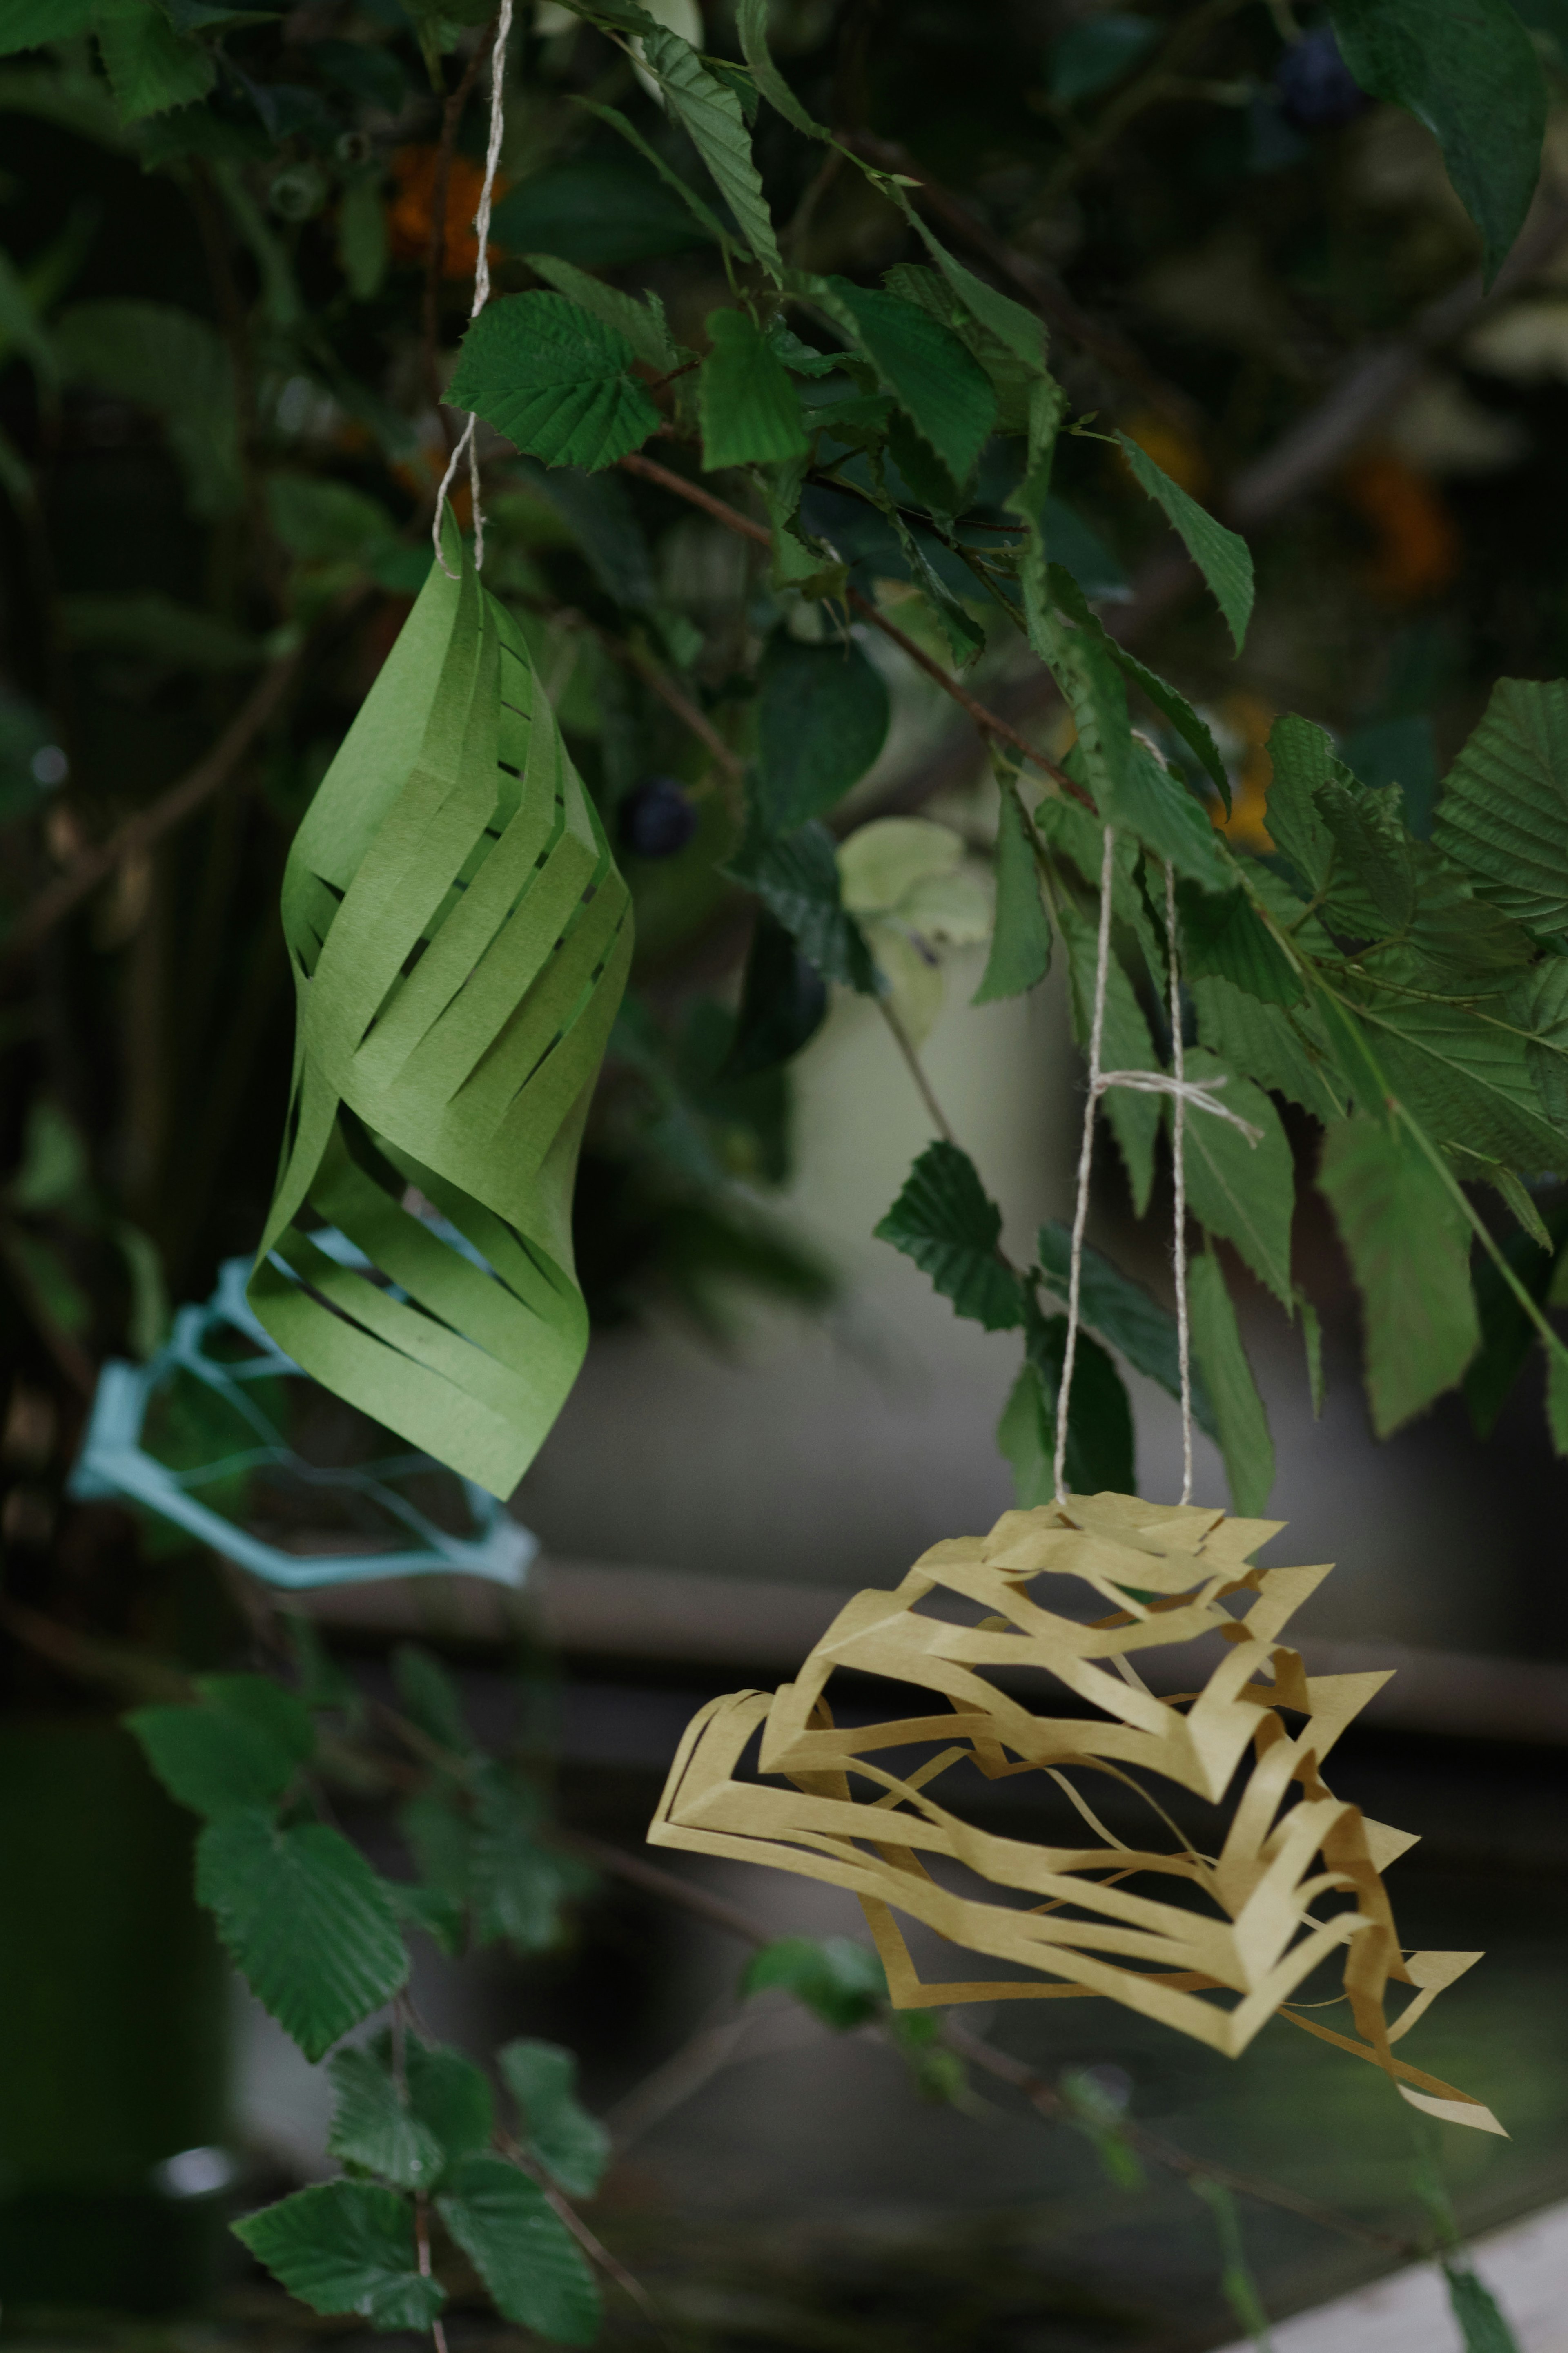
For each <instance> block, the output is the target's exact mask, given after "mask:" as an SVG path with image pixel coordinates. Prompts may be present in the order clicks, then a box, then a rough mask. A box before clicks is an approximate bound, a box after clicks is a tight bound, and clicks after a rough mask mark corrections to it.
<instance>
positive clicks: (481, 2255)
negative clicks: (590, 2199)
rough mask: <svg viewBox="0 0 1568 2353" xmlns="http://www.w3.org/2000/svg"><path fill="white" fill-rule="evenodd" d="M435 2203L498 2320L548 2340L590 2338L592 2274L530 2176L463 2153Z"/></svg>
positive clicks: (595, 2319) (595, 2308) (593, 2328)
mask: <svg viewBox="0 0 1568 2353" xmlns="http://www.w3.org/2000/svg"><path fill="white" fill-rule="evenodd" d="M436 2202H437V2206H438V2208H439V2209H440V2213H441V2219H442V2221H444V2222H445V2223H446V2225H447V2230H448V2231H450V2232H451V2234H452V2236H453V2238H454V2239H456V2241H457V2242H458V2246H460V2247H461V2248H462V2250H463V2253H465V2254H466V2255H467V2256H468V2259H469V2261H470V2262H471V2263H472V2264H473V2266H474V2268H475V2270H476V2271H477V2272H478V2273H479V2277H480V2278H481V2279H482V2280H483V2282H484V2284H485V2285H486V2287H487V2288H489V2292H490V2296H491V2299H492V2301H493V2302H494V2304H495V2306H496V2309H497V2311H498V2312H499V2313H500V2315H501V2316H502V2318H503V2319H505V2320H515V2321H517V2322H518V2323H519V2325H520V2326H521V2327H524V2328H532V2329H536V2330H537V2331H538V2333H539V2334H540V2336H541V2337H548V2338H549V2340H550V2342H551V2343H552V2344H554V2345H591V2344H592V2343H593V2341H594V2338H595V2336H596V2335H597V2334H598V2327H599V2291H598V2288H597V2286H596V2285H595V2280H594V2274H593V2273H592V2272H591V2271H590V2270H589V2269H588V2265H587V2263H586V2262H585V2261H584V2257H583V2254H582V2252H581V2250H580V2249H579V2247H578V2245H577V2242H576V2241H575V2239H574V2237H573V2236H572V2233H571V2232H570V2231H568V2229H567V2228H566V2225H565V2223H564V2222H563V2221H562V2220H561V2218H560V2216H559V2215H558V2214H557V2213H556V2212H555V2211H554V2209H553V2208H552V2205H551V2203H550V2201H549V2200H548V2199H547V2198H546V2196H545V2194H544V2192H543V2190H542V2189H541V2188H540V2187H539V2185H538V2183H537V2182H535V2181H530V2180H529V2179H528V2177H527V2175H526V2174H522V2173H520V2172H519V2171H518V2169H517V2168H516V2167H515V2166H513V2165H508V2164H507V2162H506V2161H505V2159H504V2158H499V2157H470V2158H466V2159H465V2161H464V2163H463V2164H462V2165H461V2166H460V2167H459V2168H458V2170H457V2173H456V2175H455V2177H454V2179H453V2183H452V2187H451V2188H450V2189H447V2190H445V2191H443V2192H442V2194H441V2196H440V2197H439V2198H438V2199H437V2201H436Z"/></svg>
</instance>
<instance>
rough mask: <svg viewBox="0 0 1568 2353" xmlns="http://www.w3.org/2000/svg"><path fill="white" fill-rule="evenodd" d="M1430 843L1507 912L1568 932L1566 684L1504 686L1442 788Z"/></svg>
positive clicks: (1539, 927)
mask: <svg viewBox="0 0 1568 2353" xmlns="http://www.w3.org/2000/svg"><path fill="white" fill-rule="evenodd" d="M1432 838H1433V839H1434V841H1435V842H1436V845H1437V847H1438V848H1439V849H1444V850H1447V854H1448V856H1449V857H1450V858H1452V859H1455V860H1458V864H1459V865H1460V866H1462V867H1463V868H1464V869H1465V870H1466V871H1467V872H1468V873H1469V874H1470V875H1472V876H1473V877H1474V878H1475V881H1476V885H1477V888H1478V889H1479V890H1480V891H1481V892H1483V893H1484V894H1485V896H1486V897H1487V898H1489V900H1490V901H1491V902H1492V904H1493V905H1494V906H1495V907H1500V908H1501V909H1502V911H1503V913H1504V914H1507V915H1511V916H1512V917H1513V918H1514V919H1515V921H1516V922H1518V923H1525V924H1527V925H1529V927H1530V928H1531V930H1532V931H1538V932H1558V931H1562V930H1563V928H1564V926H1568V681H1564V680H1563V679H1553V680H1552V681H1551V682H1550V683H1548V684H1542V683H1541V682H1540V681H1537V680H1534V679H1519V678H1505V679H1500V680H1499V681H1498V683H1497V685H1496V686H1495V687H1494V688H1493V689H1492V694H1491V700H1490V702H1489V703H1488V704H1487V707H1486V712H1485V713H1484V715H1483V717H1482V719H1481V721H1480V723H1479V726H1478V727H1477V728H1476V729H1475V731H1474V733H1472V734H1471V736H1470V737H1469V740H1468V742H1467V744H1465V747H1464V749H1463V751H1462V752H1461V753H1460V754H1459V756H1458V759H1457V760H1456V761H1455V763H1454V765H1453V766H1452V767H1451V768H1450V769H1449V771H1448V773H1447V776H1446V777H1445V778H1444V780H1443V790H1442V796H1441V797H1440V798H1439V800H1438V803H1437V814H1436V820H1435V822H1434V825H1433V828H1432Z"/></svg>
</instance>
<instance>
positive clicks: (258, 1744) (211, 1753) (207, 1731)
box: [124, 1675, 316, 1820]
mask: <svg viewBox="0 0 1568 2353" xmlns="http://www.w3.org/2000/svg"><path fill="white" fill-rule="evenodd" d="M197 1689H198V1690H199V1691H200V1692H201V1694H202V1696H203V1699H204V1701H205V1705H202V1706H198V1707H139V1708H134V1709H132V1712H131V1714H130V1715H127V1716H126V1718H125V1719H124V1720H125V1723H126V1725H128V1726H129V1728H130V1729H131V1731H132V1732H133V1733H134V1734H135V1735H136V1737H137V1739H138V1740H139V1741H140V1742H141V1744H142V1753H143V1755H144V1756H145V1757H146V1759H147V1762H148V1763H149V1764H150V1765H151V1766H152V1767H153V1772H154V1773H156V1775H157V1776H158V1778H159V1780H160V1781H162V1783H163V1787H164V1788H166V1789H167V1790H168V1792H169V1795H170V1796H171V1797H172V1798H174V1799H176V1800H177V1801H178V1802H179V1804H181V1805H182V1806H189V1808H190V1809H191V1810H192V1812H193V1813H197V1814H203V1815H205V1816H206V1817H207V1819H208V1820H216V1819H217V1818H218V1817H219V1816H220V1815H223V1814H226V1813H231V1812H232V1811H233V1810H235V1808H236V1807H241V1806H244V1807H256V1806H266V1805H268V1803H270V1801H271V1800H272V1799H274V1798H279V1797H281V1795H282V1794H283V1791H284V1790H285V1789H286V1788H288V1786H289V1782H290V1781H291V1780H292V1779H293V1778H294V1776H295V1774H296V1773H297V1772H298V1771H299V1769H300V1766H301V1765H303V1764H305V1763H306V1762H307V1761H308V1759H309V1758H310V1756H311V1755H312V1753H313V1752H314V1749H315V1746H316V1732H315V1726H314V1725H313V1724H312V1723H311V1721H310V1711H309V1709H308V1708H307V1707H306V1706H305V1705H304V1704H303V1703H302V1702H301V1701H300V1700H298V1699H296V1698H295V1696H294V1694H293V1693H292V1692H287V1691H284V1690H283V1688H282V1687H281V1685H280V1684H278V1683H273V1682H272V1681H271V1679H270V1677H268V1676H267V1675H208V1676H205V1677H204V1678H203V1680H202V1681H201V1683H198V1685H197Z"/></svg>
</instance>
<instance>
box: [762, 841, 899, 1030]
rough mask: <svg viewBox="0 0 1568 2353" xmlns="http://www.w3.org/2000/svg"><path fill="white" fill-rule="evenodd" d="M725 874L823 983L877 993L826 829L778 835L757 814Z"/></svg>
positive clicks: (873, 969)
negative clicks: (778, 926)
mask: <svg viewBox="0 0 1568 2353" xmlns="http://www.w3.org/2000/svg"><path fill="white" fill-rule="evenodd" d="M724 871H726V872H727V873H728V874H730V875H731V877H732V879H733V880H734V881H737V882H740V883H742V884H743V885H744V887H745V888H746V889H747V890H748V891H754V892H756V894H757V896H758V898H759V899H760V900H761V901H762V902H763V906H764V907H766V909H767V910H768V912H769V913H770V914H771V915H772V916H773V918H774V920H775V921H776V922H778V923H782V924H783V925H784V929H785V931H786V932H788V933H789V934H790V935H791V936H792V938H794V939H795V940H796V941H797V942H798V943H799V945H800V949H801V953H802V955H805V956H806V957H807V958H808V959H809V960H810V962H811V963H812V964H814V965H816V969H817V971H818V972H819V973H820V974H821V975H822V976H823V978H824V979H825V980H838V981H842V982H844V983H845V985H846V986H847V987H850V988H855V989H858V990H859V991H860V993H861V995H862V996H864V997H875V996H876V995H877V994H878V993H879V989H878V980H877V967H876V965H874V964H873V963H872V961H871V952H870V950H869V949H868V946H867V945H866V941H865V937H864V935H863V934H862V932H861V930H860V926H859V925H858V923H857V922H856V921H855V918H854V917H853V915H851V914H850V913H848V912H847V909H846V907H845V905H844V902H843V897H842V893H841V892H840V888H839V880H838V857H837V851H836V849H835V848H834V843H833V836H832V835H831V834H830V833H829V832H828V831H827V828H826V826H822V825H818V824H816V823H815V822H813V823H812V824H810V825H803V826H799V827H797V828H796V829H795V832H793V833H786V834H781V835H777V836H774V835H773V834H771V832H770V831H769V830H768V829H767V828H764V827H763V826H761V825H759V824H758V823H757V822H756V819H755V817H754V815H753V818H752V823H751V824H750V825H749V826H748V828H747V831H746V835H745V838H744V839H743V840H742V843H741V844H740V847H739V848H738V849H736V850H735V851H734V852H733V853H732V855H731V859H730V862H729V865H728V867H727V868H726V869H725V870H724Z"/></svg>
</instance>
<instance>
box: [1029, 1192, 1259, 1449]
mask: <svg viewBox="0 0 1568 2353" xmlns="http://www.w3.org/2000/svg"><path fill="white" fill-rule="evenodd" d="M1039 1253H1040V1271H1041V1272H1042V1273H1043V1275H1044V1276H1045V1279H1046V1281H1047V1282H1048V1283H1049V1284H1050V1286H1051V1289H1052V1290H1053V1291H1054V1292H1055V1293H1056V1294H1057V1296H1058V1299H1060V1300H1061V1301H1062V1302H1063V1303H1066V1300H1067V1296H1068V1283H1069V1282H1070V1279H1071V1272H1072V1233H1071V1230H1070V1229H1069V1228H1068V1227H1067V1226H1065V1225H1063V1224H1062V1223H1061V1221H1060V1220H1059V1219H1053V1220H1052V1221H1051V1223H1050V1224H1049V1225H1045V1226H1042V1227H1041V1228H1040V1237H1039ZM1079 1314H1080V1315H1081V1316H1082V1318H1083V1321H1084V1322H1085V1323H1086V1324H1089V1327H1090V1328H1091V1329H1092V1330H1093V1331H1095V1332H1098V1333H1099V1335H1100V1338H1101V1339H1102V1340H1106V1341H1109V1343H1110V1345H1111V1347H1113V1348H1115V1349H1118V1350H1119V1351H1120V1352H1121V1355H1122V1356H1125V1357H1126V1359H1127V1361H1128V1363H1129V1364H1130V1365H1131V1367H1132V1369H1133V1371H1134V1372H1137V1373H1142V1374H1145V1375H1146V1376H1147V1377H1148V1378H1149V1379H1150V1380H1152V1381H1158V1382H1159V1384H1160V1387H1161V1388H1163V1390H1165V1392H1166V1394H1167V1395H1168V1396H1170V1397H1173V1398H1180V1396H1181V1394H1182V1365H1181V1354H1180V1347H1179V1343H1178V1335H1177V1331H1176V1319H1175V1317H1174V1315H1173V1314H1172V1313H1171V1311H1170V1309H1169V1308H1168V1307H1162V1306H1161V1305H1160V1303H1159V1301H1158V1300H1157V1299H1152V1298H1151V1297H1150V1295H1149V1293H1147V1292H1146V1291H1145V1290H1144V1288H1143V1286H1142V1283H1141V1282H1133V1280H1132V1278H1131V1275H1130V1274H1123V1273H1122V1271H1121V1268H1120V1267H1119V1266H1115V1265H1113V1264H1112V1263H1111V1261H1110V1259H1108V1258H1106V1257H1104V1256H1103V1255H1102V1253H1101V1252H1100V1251H1099V1250H1096V1249H1095V1248H1094V1246H1093V1245H1092V1243H1088V1242H1086V1243H1085V1245H1084V1249H1083V1259H1082V1267H1081V1271H1080V1275H1079ZM1193 1419H1194V1421H1195V1422H1196V1423H1197V1425H1198V1428H1199V1429H1200V1430H1203V1431H1204V1433H1205V1436H1207V1437H1209V1438H1212V1439H1214V1440H1215V1442H1216V1444H1217V1442H1218V1439H1219V1425H1218V1423H1217V1422H1216V1421H1215V1415H1214V1408H1213V1406H1212V1405H1211V1404H1210V1402H1209V1397H1208V1391H1207V1390H1206V1389H1205V1387H1204V1384H1203V1380H1202V1378H1201V1377H1200V1376H1199V1375H1198V1373H1197V1371H1196V1368H1195V1367H1194V1374H1193Z"/></svg>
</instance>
